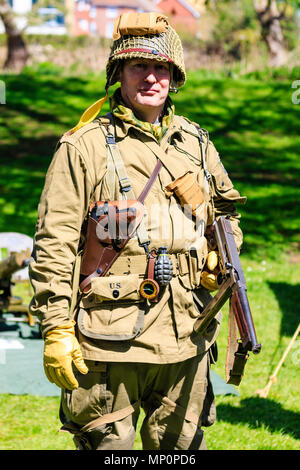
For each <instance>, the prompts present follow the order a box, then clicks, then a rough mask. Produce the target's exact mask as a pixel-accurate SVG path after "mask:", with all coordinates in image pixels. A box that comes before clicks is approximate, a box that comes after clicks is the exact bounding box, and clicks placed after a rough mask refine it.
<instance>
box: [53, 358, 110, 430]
mask: <svg viewBox="0 0 300 470" xmlns="http://www.w3.org/2000/svg"><path fill="white" fill-rule="evenodd" d="M85 362H86V364H87V367H88V369H89V372H88V373H87V374H86V375H84V374H80V373H79V372H78V371H77V369H76V368H75V367H74V374H75V377H76V379H77V380H78V383H79V387H78V388H77V389H75V390H62V395H61V408H62V412H63V415H64V417H65V418H66V420H67V421H72V422H74V423H76V424H78V425H80V426H83V425H85V424H86V423H88V422H90V421H92V420H93V419H95V418H97V417H99V416H101V415H103V414H106V413H110V412H111V409H112V398H111V396H110V393H108V391H107V365H106V364H103V363H100V362H95V361H89V360H86V361H85Z"/></svg>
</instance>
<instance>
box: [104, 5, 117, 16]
mask: <svg viewBox="0 0 300 470" xmlns="http://www.w3.org/2000/svg"><path fill="white" fill-rule="evenodd" d="M105 14H106V18H117V16H118V9H117V8H116V7H109V8H106V12H105Z"/></svg>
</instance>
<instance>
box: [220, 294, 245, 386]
mask: <svg viewBox="0 0 300 470" xmlns="http://www.w3.org/2000/svg"><path fill="white" fill-rule="evenodd" d="M248 357H249V354H248V352H247V351H246V350H245V349H244V348H243V346H242V343H240V342H238V329H237V324H236V320H235V317H234V313H233V309H232V307H231V302H230V301H229V315H228V342H227V357H226V365H225V372H226V383H228V384H233V385H239V384H240V383H241V380H242V377H243V374H244V369H245V365H246V362H247V359H248Z"/></svg>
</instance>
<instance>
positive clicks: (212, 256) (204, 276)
mask: <svg viewBox="0 0 300 470" xmlns="http://www.w3.org/2000/svg"><path fill="white" fill-rule="evenodd" d="M218 264H219V258H218V254H217V252H216V251H210V252H209V253H208V255H207V259H206V267H207V269H208V270H206V269H204V270H203V271H202V273H201V281H200V283H201V285H202V286H203V287H205V288H206V289H207V290H208V291H210V292H212V291H214V290H217V289H218V288H219V285H218V282H217V275H218V269H217V266H218Z"/></svg>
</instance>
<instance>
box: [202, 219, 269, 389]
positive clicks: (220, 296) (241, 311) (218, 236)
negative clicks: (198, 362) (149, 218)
mask: <svg viewBox="0 0 300 470" xmlns="http://www.w3.org/2000/svg"><path fill="white" fill-rule="evenodd" d="M206 237H207V240H208V246H209V248H210V249H211V250H216V251H218V255H219V268H220V272H219V274H218V278H217V279H218V284H219V290H218V292H217V293H216V295H215V296H214V297H213V298H212V300H211V301H210V302H209V304H208V305H207V306H206V307H205V308H204V310H203V311H202V313H201V315H200V316H199V318H198V319H197V320H196V322H195V324H194V330H195V331H196V332H199V333H204V332H205V330H206V329H207V327H208V326H209V324H210V323H211V321H212V320H213V319H214V317H215V316H216V315H217V313H218V312H219V311H220V309H221V308H222V306H223V305H224V304H225V302H226V301H227V300H228V299H229V338H228V352H227V364H226V378H227V383H231V384H234V385H239V384H240V381H241V378H242V376H243V371H244V367H245V364H246V361H247V359H248V357H249V354H248V352H249V351H252V352H253V353H254V354H258V353H259V352H260V350H261V344H258V342H257V338H256V332H255V328H254V323H253V319H252V315H251V311H250V306H249V302H248V297H247V288H246V281H245V277H244V273H243V270H242V266H241V262H240V258H239V254H238V250H237V247H236V244H235V240H234V236H233V231H232V227H231V223H230V220H229V218H228V217H225V216H222V217H220V218H219V219H218V220H215V221H214V223H213V224H212V225H211V226H209V228H208V230H207V232H206ZM236 327H237V328H238V331H239V335H240V337H239V338H238V334H237V329H236Z"/></svg>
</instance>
